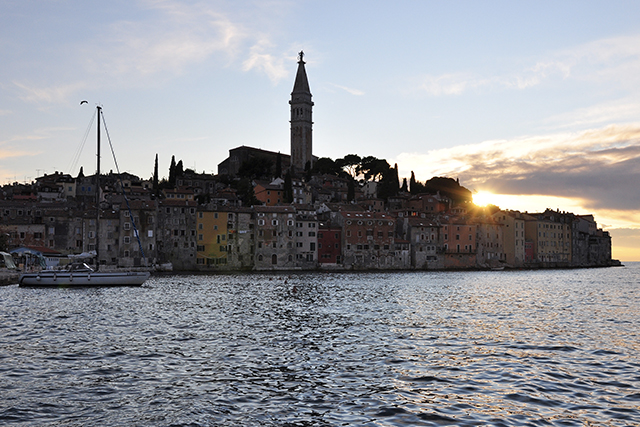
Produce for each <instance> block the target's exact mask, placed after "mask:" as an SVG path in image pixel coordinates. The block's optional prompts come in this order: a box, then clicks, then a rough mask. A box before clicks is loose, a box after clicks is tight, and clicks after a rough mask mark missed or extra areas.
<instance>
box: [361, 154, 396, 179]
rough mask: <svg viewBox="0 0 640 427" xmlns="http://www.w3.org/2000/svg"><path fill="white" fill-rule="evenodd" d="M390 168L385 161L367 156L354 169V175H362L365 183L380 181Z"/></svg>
mask: <svg viewBox="0 0 640 427" xmlns="http://www.w3.org/2000/svg"><path fill="white" fill-rule="evenodd" d="M390 168H391V167H390V166H389V163H387V161H386V160H384V159H378V158H377V157H373V156H367V157H363V158H362V161H361V162H360V166H359V167H357V168H356V173H357V175H360V174H362V175H364V180H365V181H369V180H372V181H380V180H381V179H382V177H383V176H384V175H385V174H386V173H387V172H388V171H389V169H390Z"/></svg>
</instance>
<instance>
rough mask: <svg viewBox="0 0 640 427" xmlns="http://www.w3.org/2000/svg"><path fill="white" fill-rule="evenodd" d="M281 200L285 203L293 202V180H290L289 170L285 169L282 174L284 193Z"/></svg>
mask: <svg viewBox="0 0 640 427" xmlns="http://www.w3.org/2000/svg"><path fill="white" fill-rule="evenodd" d="M282 196H283V197H282V200H283V201H284V202H285V203H292V202H293V181H292V180H291V171H289V170H288V171H287V173H286V174H285V176H284V194H283V195H282Z"/></svg>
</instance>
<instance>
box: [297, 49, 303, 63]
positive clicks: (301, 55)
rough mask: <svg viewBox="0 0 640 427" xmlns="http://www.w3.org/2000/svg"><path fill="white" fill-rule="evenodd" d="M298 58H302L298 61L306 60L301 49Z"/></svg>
mask: <svg viewBox="0 0 640 427" xmlns="http://www.w3.org/2000/svg"><path fill="white" fill-rule="evenodd" d="M298 58H299V59H300V60H299V61H298V62H304V61H303V58H304V51H302V50H301V51H300V53H299V54H298Z"/></svg>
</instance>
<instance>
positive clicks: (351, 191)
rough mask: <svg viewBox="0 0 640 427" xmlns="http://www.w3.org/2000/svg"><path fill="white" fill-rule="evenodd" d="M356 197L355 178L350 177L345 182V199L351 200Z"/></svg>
mask: <svg viewBox="0 0 640 427" xmlns="http://www.w3.org/2000/svg"><path fill="white" fill-rule="evenodd" d="M355 198H356V184H355V180H354V179H353V178H351V179H350V180H349V181H348V184H347V200H348V201H349V202H352V201H353V200H354V199H355Z"/></svg>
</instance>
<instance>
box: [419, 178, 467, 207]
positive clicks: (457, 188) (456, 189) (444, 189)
mask: <svg viewBox="0 0 640 427" xmlns="http://www.w3.org/2000/svg"><path fill="white" fill-rule="evenodd" d="M424 192H425V193H430V194H436V193H437V192H440V194H442V195H443V196H447V197H449V198H450V199H451V200H453V203H454V204H463V203H468V202H471V201H472V200H473V195H472V193H471V191H470V190H468V189H466V188H464V187H462V186H461V185H460V183H459V182H458V180H455V179H453V178H447V177H434V178H431V179H430V180H428V181H427V182H425V183H424Z"/></svg>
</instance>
